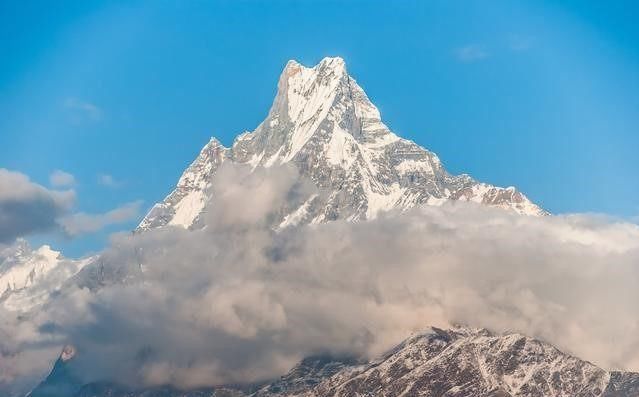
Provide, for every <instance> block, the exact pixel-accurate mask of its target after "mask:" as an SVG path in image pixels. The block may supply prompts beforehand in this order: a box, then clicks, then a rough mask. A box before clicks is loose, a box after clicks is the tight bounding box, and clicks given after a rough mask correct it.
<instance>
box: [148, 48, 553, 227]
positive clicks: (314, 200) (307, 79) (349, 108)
mask: <svg viewBox="0 0 639 397" xmlns="http://www.w3.org/2000/svg"><path fill="white" fill-rule="evenodd" d="M277 87H278V90H277V95H276V97H275V100H274V101H273V105H272V106H271V109H270V111H269V113H268V116H267V117H266V119H265V120H264V121H263V122H262V123H261V124H260V125H259V126H258V127H257V128H256V129H255V130H254V131H253V132H245V133H243V134H241V135H240V136H238V137H237V138H236V139H235V141H234V143H233V145H232V146H231V147H230V148H226V147H224V146H223V145H222V144H221V143H220V142H219V141H217V140H216V139H211V141H210V142H209V143H208V144H207V145H206V146H205V147H204V148H203V149H202V151H201V152H200V154H199V156H198V157H197V158H196V159H195V161H194V162H193V163H192V164H191V165H190V167H188V169H187V170H186V171H185V172H184V174H183V175H182V177H181V178H180V180H179V182H178V184H177V187H176V188H175V190H173V192H171V193H170V194H169V195H168V196H167V197H166V198H165V199H164V201H162V202H160V203H158V204H156V205H155V206H154V207H153V208H152V209H151V211H150V212H149V213H148V214H147V216H146V217H145V218H144V219H143V220H142V222H141V223H140V225H139V227H138V230H145V229H151V228H157V227H162V226H164V225H180V226H183V227H197V225H198V217H199V215H200V214H201V213H202V210H203V209H204V207H205V205H206V204H207V203H208V202H209V201H210V200H211V199H212V197H211V192H210V187H211V180H212V178H213V176H214V175H215V173H216V171H217V170H218V169H219V167H220V166H221V165H222V164H223V163H225V162H232V163H235V164H244V165H247V166H250V167H252V168H255V167H258V166H261V167H272V166H275V165H281V164H292V165H294V166H295V167H296V168H297V170H298V171H299V173H300V175H301V176H303V177H306V178H308V179H309V180H311V181H312V182H313V183H314V184H315V185H316V186H317V188H318V190H319V193H318V194H317V195H314V196H312V197H311V198H309V199H308V200H307V201H305V202H303V203H301V204H300V205H299V206H297V207H296V208H292V209H291V211H290V212H289V213H288V214H283V216H282V218H281V219H280V224H279V225H278V226H281V227H283V226H287V225H291V224H307V223H321V222H326V221H332V220H336V219H344V220H349V221H359V220H364V219H370V218H374V217H375V216H377V215H378V214H379V213H380V212H382V211H388V210H392V209H398V210H406V209H409V208H412V207H414V206H417V205H421V204H434V205H437V204H441V203H442V202H444V201H446V200H461V201H472V202H476V203H482V204H486V205H492V206H497V207H501V208H504V209H509V210H513V211H516V212H518V213H520V214H525V215H534V216H538V215H544V214H546V212H545V211H544V210H542V209H541V208H539V207H538V206H537V205H535V204H533V203H532V202H531V201H530V200H528V198H527V197H526V196H525V195H524V194H523V193H521V192H519V191H518V190H517V189H515V188H513V187H509V188H499V187H495V186H492V185H489V184H485V183H481V182H477V181H475V180H474V179H472V178H471V177H470V176H468V175H457V176H455V175H451V174H449V173H448V172H447V171H446V170H445V169H444V167H443V165H442V163H441V161H440V160H439V158H438V157H437V155H435V154H434V153H432V152H430V151H428V150H426V149H424V148H422V147H420V146H419V145H417V144H415V143H414V142H412V141H409V140H406V139H403V138H400V137H399V136H397V135H395V134H394V133H393V132H391V131H390V130H389V129H388V127H387V126H386V125H385V124H384V123H383V122H382V120H381V117H380V113H379V111H378V110H377V108H376V107H375V105H373V104H372V103H371V101H370V100H369V99H368V97H367V96H366V93H365V92H364V90H362V88H361V87H360V86H359V85H358V84H357V82H356V81H355V80H354V79H353V78H352V77H351V76H349V74H348V73H347V70H346V65H345V63H344V61H343V60H342V59H341V58H325V59H323V60H322V61H321V62H320V63H319V64H318V65H316V66H314V67H312V68H309V67H305V66H302V65H300V64H299V63H297V62H295V61H289V62H288V63H287V65H286V67H285V68H284V71H283V72H282V75H281V76H280V78H279V82H278V86H277ZM213 199H214V198H213Z"/></svg>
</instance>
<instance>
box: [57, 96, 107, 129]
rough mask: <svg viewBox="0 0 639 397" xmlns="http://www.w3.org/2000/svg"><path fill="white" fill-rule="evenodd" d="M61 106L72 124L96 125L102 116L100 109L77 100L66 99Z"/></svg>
mask: <svg viewBox="0 0 639 397" xmlns="http://www.w3.org/2000/svg"><path fill="white" fill-rule="evenodd" d="M63 106H64V109H65V110H66V111H67V113H68V115H69V117H70V120H71V122H72V123H73V124H84V123H96V122H99V121H101V120H102V118H103V116H104V112H103V111H102V109H101V108H100V107H98V106H97V105H95V104H93V103H91V102H89V101H85V100H81V99H78V98H67V99H66V100H65V101H64V103H63Z"/></svg>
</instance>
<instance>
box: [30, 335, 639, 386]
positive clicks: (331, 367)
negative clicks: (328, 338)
mask: <svg viewBox="0 0 639 397" xmlns="http://www.w3.org/2000/svg"><path fill="white" fill-rule="evenodd" d="M60 361H61V360H58V363H56V368H57V367H58V364H59V363H60ZM55 371H56V369H55V368H54V373H55ZM58 371H60V369H58ZM52 374H53V373H52ZM67 376H68V379H69V381H68V383H64V382H62V383H60V378H59V377H53V381H52V382H51V383H49V378H52V376H50V377H49V378H48V379H47V381H45V382H43V384H41V385H40V386H39V388H37V389H36V390H34V391H33V392H32V394H31V396H32V397H39V396H45V394H41V392H42V390H47V388H49V389H48V390H53V386H55V387H58V388H61V389H63V390H65V393H67V394H64V397H107V396H108V397H144V396H149V397H150V396H155V397H157V396H162V397H185V396H193V397H195V396H198V397H200V396H201V397H204V396H207V397H209V396H217V397H220V396H251V397H284V396H298V397H337V396H340V397H346V396H387V397H391V396H400V395H401V396H427V397H430V396H433V397H434V396H439V397H539V396H544V397H568V396H570V397H636V396H639V374H637V373H630V372H625V373H624V372H614V371H613V372H608V371H605V370H603V369H601V368H599V367H597V366H595V365H593V364H591V363H589V362H587V361H583V360H580V359H578V358H575V357H572V356H570V355H568V354H565V353H563V352H561V351H559V350H558V349H556V348H554V347H553V346H551V345H549V344H547V343H544V342H542V341H539V340H536V339H533V338H529V337H526V336H524V335H520V334H516V333H506V334H503V335H497V334H493V333H491V332H489V331H487V330H485V329H472V328H465V327H457V328H453V329H450V330H441V329H438V328H431V329H430V330H429V331H427V332H425V333H422V334H419V335H415V336H413V337H411V338H409V339H407V340H406V341H404V342H403V343H402V344H400V345H399V346H397V347H396V348H395V349H393V350H391V351H390V352H388V353H387V354H386V355H384V356H383V357H381V358H379V359H377V360H373V361H370V362H367V363H358V362H357V361H355V360H353V359H348V358H342V359H336V358H330V357H311V358H308V359H305V360H304V361H302V362H301V363H299V364H298V365H297V366H295V367H294V368H293V369H292V370H291V371H290V372H289V373H288V374H286V375H284V376H282V378H281V379H279V380H276V381H273V382H266V384H264V385H263V386H261V387H259V388H257V390H255V386H253V385H249V386H245V387H242V386H225V387H218V388H208V389H199V390H191V391H180V390H176V389H174V388H171V387H156V388H152V389H144V390H132V389H127V388H125V387H122V386H117V385H114V384H110V383H93V384H88V385H84V386H82V387H80V386H78V385H77V382H76V380H75V378H74V377H73V375H72V374H67ZM69 390H74V392H73V393H71V394H69ZM46 396H47V397H62V396H63V394H48V395H46Z"/></svg>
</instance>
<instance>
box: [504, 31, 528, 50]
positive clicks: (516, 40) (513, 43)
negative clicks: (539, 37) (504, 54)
mask: <svg viewBox="0 0 639 397" xmlns="http://www.w3.org/2000/svg"><path fill="white" fill-rule="evenodd" d="M534 43H535V39H534V37H532V36H520V35H511V36H510V37H509V38H508V47H509V48H510V49H511V50H512V51H526V50H528V49H530V48H531V47H532V46H533V45H534Z"/></svg>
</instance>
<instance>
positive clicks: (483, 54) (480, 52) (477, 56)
mask: <svg viewBox="0 0 639 397" xmlns="http://www.w3.org/2000/svg"><path fill="white" fill-rule="evenodd" d="M489 55H490V54H489V53H488V52H487V51H486V50H485V49H484V48H483V47H482V46H480V45H477V44H469V45H466V46H463V47H460V48H457V49H456V50H455V57H456V58H457V60H458V61H460V62H464V63H470V62H477V61H481V60H482V59H486V58H488V56H489Z"/></svg>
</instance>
